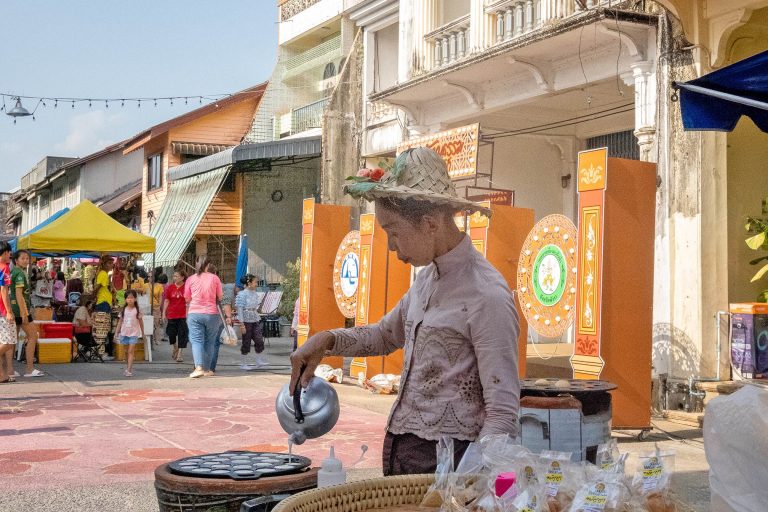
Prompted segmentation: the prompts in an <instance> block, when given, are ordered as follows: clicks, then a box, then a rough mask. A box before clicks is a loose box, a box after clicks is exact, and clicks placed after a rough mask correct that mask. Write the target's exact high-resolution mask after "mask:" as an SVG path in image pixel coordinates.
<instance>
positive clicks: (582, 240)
mask: <svg viewBox="0 0 768 512" xmlns="http://www.w3.org/2000/svg"><path fill="white" fill-rule="evenodd" d="M607 172H608V149H607V148H601V149H595V150H591V151H582V152H580V153H579V160H578V178H579V179H578V189H579V210H578V215H579V233H578V240H579V248H578V253H579V260H578V267H577V268H578V271H577V277H578V282H577V287H578V292H577V293H576V340H575V344H574V347H573V356H572V357H571V367H572V368H573V377H574V378H575V379H599V378H600V373H601V372H602V371H603V368H604V367H605V361H604V360H603V358H602V357H601V356H600V343H601V339H600V338H601V330H600V321H601V314H602V307H603V303H602V290H603V288H602V286H603V266H602V265H603V224H604V208H603V206H604V204H605V185H606V182H607V180H606V176H607Z"/></svg>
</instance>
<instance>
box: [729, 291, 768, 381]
mask: <svg viewBox="0 0 768 512" xmlns="http://www.w3.org/2000/svg"><path fill="white" fill-rule="evenodd" d="M730 312H731V333H730V336H731V366H732V367H733V369H734V371H735V372H736V373H737V375H738V376H741V377H742V378H745V379H756V378H761V377H763V376H766V375H768V304H764V303H759V302H747V303H743V304H731V306H730Z"/></svg>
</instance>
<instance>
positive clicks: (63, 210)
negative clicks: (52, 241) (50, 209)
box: [8, 208, 69, 256]
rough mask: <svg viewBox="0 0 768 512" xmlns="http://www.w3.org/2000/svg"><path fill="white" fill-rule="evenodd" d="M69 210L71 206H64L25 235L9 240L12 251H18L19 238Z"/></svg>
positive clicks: (42, 226)
mask: <svg viewBox="0 0 768 512" xmlns="http://www.w3.org/2000/svg"><path fill="white" fill-rule="evenodd" d="M68 211H69V208H62V209H61V210H59V211H57V212H56V213H54V214H53V215H51V216H50V217H48V218H47V219H45V220H44V221H43V222H41V223H40V224H38V225H37V226H35V227H33V228H32V229H30V230H29V231H27V232H26V233H24V234H23V235H21V236H19V237H16V238H14V239H13V240H11V241H9V242H8V243H9V244H10V245H11V251H12V252H16V243H17V242H18V241H19V238H21V237H22V236H27V235H29V234H30V233H34V232H35V231H37V230H39V229H40V228H44V227H45V226H47V225H48V224H50V223H51V222H53V221H55V220H56V219H58V218H59V217H61V216H62V215H64V214H65V213H67V212H68ZM35 256H37V254H35Z"/></svg>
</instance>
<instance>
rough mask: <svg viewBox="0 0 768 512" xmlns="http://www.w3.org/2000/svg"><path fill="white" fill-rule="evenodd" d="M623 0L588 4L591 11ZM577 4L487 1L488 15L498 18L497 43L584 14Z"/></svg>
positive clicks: (563, 0) (553, 0)
mask: <svg viewBox="0 0 768 512" xmlns="http://www.w3.org/2000/svg"><path fill="white" fill-rule="evenodd" d="M622 3H626V1H623V0H584V4H585V5H586V8H587V9H591V8H593V7H598V6H612V5H613V6H616V5H619V4H622ZM583 10H584V9H582V8H581V7H580V5H579V3H578V2H576V1H575V0H486V2H485V12H486V14H490V15H492V16H494V17H495V21H496V37H495V41H489V42H488V43H489V44H491V45H493V44H498V43H502V42H504V41H509V40H510V39H514V38H516V37H519V36H522V35H524V34H527V33H528V32H531V31H533V30H536V29H538V28H541V27H542V26H546V25H550V24H553V23H556V22H558V21H559V20H562V19H565V18H568V17H569V16H573V15H574V14H576V13H578V12H581V11H583Z"/></svg>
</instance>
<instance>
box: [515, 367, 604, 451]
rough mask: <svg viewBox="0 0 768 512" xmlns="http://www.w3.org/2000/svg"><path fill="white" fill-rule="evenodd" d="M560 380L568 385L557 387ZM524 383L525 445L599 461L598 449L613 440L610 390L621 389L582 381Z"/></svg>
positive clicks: (522, 433) (522, 430)
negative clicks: (597, 458)
mask: <svg viewBox="0 0 768 512" xmlns="http://www.w3.org/2000/svg"><path fill="white" fill-rule="evenodd" d="M559 381H565V382H567V383H568V386H567V387H565V386H563V387H560V386H557V385H556V383H558V382H559ZM537 383H538V385H537ZM561 383H562V382H561ZM520 384H521V391H520V436H521V438H522V443H523V445H524V446H526V447H528V448H529V449H530V450H531V451H533V452H534V453H539V452H540V451H541V450H556V451H563V452H572V453H573V460H588V461H590V462H595V456H596V454H597V446H598V445H599V444H601V443H605V442H607V441H608V440H609V439H610V438H611V414H612V411H611V394H610V393H609V391H611V390H614V389H616V387H617V386H616V385H615V384H613V383H610V382H607V381H604V380H579V379H523V381H522V382H521V383H520Z"/></svg>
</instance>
